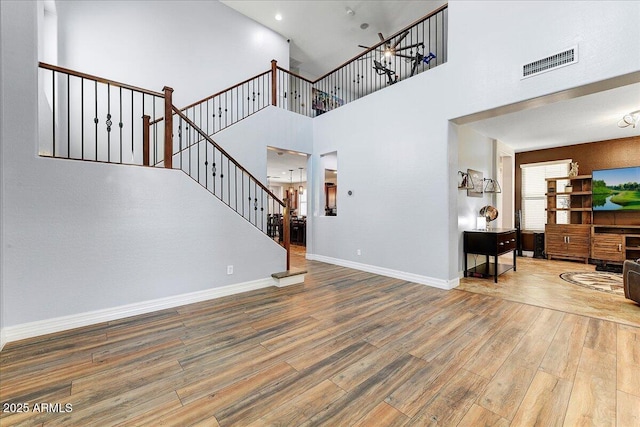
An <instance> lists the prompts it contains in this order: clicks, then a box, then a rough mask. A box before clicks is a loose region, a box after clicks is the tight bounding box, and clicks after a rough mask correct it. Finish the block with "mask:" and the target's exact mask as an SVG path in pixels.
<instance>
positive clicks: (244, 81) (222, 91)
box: [180, 70, 271, 111]
mask: <svg viewBox="0 0 640 427" xmlns="http://www.w3.org/2000/svg"><path fill="white" fill-rule="evenodd" d="M270 72H271V70H268V71H265V72H264V73H260V74H258V75H256V76H253V77H250V78H248V79H246V80H243V81H241V82H240V83H237V84H235V85H233V86H231V87H228V88H226V89H224V90H221V91H220V92H217V93H214V94H213V95H209V96H207V97H206V98H203V99H201V100H200V101H196V102H194V103H192V104H189V105H187V106H186V107H183V108H181V109H180V110H181V111H184V110H186V109H187V108H191V107H194V106H196V105H198V104H201V103H203V102H205V101H208V100H210V99H212V98H215V97H216V96H218V95H222V94H223V93H225V92H228V91H230V90H232V89H235V88H237V87H238V86H242V85H243V84H245V83H249V82H250V81H251V80H254V79H257V78H260V77H262V76H264V75H265V74H269V73H270Z"/></svg>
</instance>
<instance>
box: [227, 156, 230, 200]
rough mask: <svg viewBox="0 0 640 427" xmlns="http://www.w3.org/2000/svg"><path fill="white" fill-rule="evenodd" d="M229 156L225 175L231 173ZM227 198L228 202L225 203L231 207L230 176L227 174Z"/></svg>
mask: <svg viewBox="0 0 640 427" xmlns="http://www.w3.org/2000/svg"><path fill="white" fill-rule="evenodd" d="M229 162H230V160H229V158H228V157H227V175H231V167H230V165H229ZM227 194H228V196H227V199H228V200H229V203H227V205H228V206H229V207H231V178H230V177H228V176H227Z"/></svg>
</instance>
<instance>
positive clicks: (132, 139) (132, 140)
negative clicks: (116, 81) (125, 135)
mask: <svg viewBox="0 0 640 427" xmlns="http://www.w3.org/2000/svg"><path fill="white" fill-rule="evenodd" d="M130 92H131V158H132V159H133V158H134V153H135V147H134V141H135V139H136V138H135V133H134V127H135V122H134V121H133V98H134V96H135V94H134V93H133V90H131V91H130ZM140 117H142V116H140ZM153 119H154V120H155V117H154V118H153ZM154 127H155V128H156V129H157V126H155V125H154ZM142 132H144V129H142ZM154 132H155V130H154ZM142 150H143V151H144V148H143V149H142ZM153 164H154V165H155V164H156V153H155V151H154V152H153Z"/></svg>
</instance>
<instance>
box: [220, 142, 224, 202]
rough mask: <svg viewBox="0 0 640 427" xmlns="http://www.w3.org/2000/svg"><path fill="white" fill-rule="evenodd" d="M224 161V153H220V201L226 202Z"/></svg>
mask: <svg viewBox="0 0 640 427" xmlns="http://www.w3.org/2000/svg"><path fill="white" fill-rule="evenodd" d="M223 179H224V159H223V158H222V151H221V152H220V200H222V201H223V202H224V181H223Z"/></svg>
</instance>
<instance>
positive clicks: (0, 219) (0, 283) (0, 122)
mask: <svg viewBox="0 0 640 427" xmlns="http://www.w3.org/2000/svg"><path fill="white" fill-rule="evenodd" d="M3 16H4V13H3V8H2V7H0V29H1V28H4V26H5V24H4V21H3ZM0 34H2V33H1V30H0ZM4 42H5V38H4V37H2V38H1V39H0V350H2V347H4V344H5V335H4V282H5V280H4V275H5V274H4V273H5V271H6V268H5V262H4V207H5V203H4V198H5V194H6V191H5V189H4V145H5V144H4V141H5V126H4V84H5V80H4V77H3V76H4V67H5V61H4V49H5V48H4Z"/></svg>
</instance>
